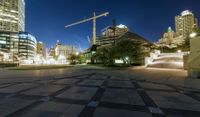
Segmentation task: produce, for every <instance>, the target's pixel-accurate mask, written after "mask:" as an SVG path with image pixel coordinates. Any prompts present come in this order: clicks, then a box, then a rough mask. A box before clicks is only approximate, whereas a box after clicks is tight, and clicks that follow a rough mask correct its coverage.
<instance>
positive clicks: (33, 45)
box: [18, 32, 37, 62]
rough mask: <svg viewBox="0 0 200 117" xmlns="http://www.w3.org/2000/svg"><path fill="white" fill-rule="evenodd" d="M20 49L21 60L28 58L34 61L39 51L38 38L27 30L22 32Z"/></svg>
mask: <svg viewBox="0 0 200 117" xmlns="http://www.w3.org/2000/svg"><path fill="white" fill-rule="evenodd" d="M18 51H19V59H20V61H24V60H25V61H26V60H28V61H29V62H30V61H32V62H33V61H34V58H35V57H36V53H37V41H36V38H35V37H34V36H33V35H31V34H29V33H27V32H20V33H19V48H18Z"/></svg>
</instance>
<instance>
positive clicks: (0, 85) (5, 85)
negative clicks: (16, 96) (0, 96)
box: [0, 84, 10, 88]
mask: <svg viewBox="0 0 200 117" xmlns="http://www.w3.org/2000/svg"><path fill="white" fill-rule="evenodd" d="M9 85H10V84H0V88H3V87H7V86H9Z"/></svg>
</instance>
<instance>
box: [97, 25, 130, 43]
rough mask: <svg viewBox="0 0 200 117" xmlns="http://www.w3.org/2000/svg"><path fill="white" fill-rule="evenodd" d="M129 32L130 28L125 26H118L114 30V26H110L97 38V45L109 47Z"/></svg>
mask: <svg viewBox="0 0 200 117" xmlns="http://www.w3.org/2000/svg"><path fill="white" fill-rule="evenodd" d="M128 31H129V29H128V27H127V26H125V25H122V24H120V25H118V26H116V27H115V29H114V28H113V26H108V27H106V28H105V29H103V30H102V33H101V35H100V36H98V37H97V40H96V44H97V45H109V44H113V43H115V41H117V39H118V38H119V37H120V36H122V35H123V34H125V33H127V32H128Z"/></svg>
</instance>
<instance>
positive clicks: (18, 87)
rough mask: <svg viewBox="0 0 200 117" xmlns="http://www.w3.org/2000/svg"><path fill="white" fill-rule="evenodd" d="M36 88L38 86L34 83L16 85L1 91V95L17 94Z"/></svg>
mask: <svg viewBox="0 0 200 117" xmlns="http://www.w3.org/2000/svg"><path fill="white" fill-rule="evenodd" d="M34 86H37V85H36V84H32V83H22V84H16V85H12V86H9V87H5V88H2V89H0V93H17V92H19V91H22V90H25V89H29V88H32V87H34Z"/></svg>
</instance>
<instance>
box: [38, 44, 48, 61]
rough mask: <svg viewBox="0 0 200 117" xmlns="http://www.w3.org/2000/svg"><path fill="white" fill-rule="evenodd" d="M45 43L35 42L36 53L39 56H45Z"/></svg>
mask: <svg viewBox="0 0 200 117" xmlns="http://www.w3.org/2000/svg"><path fill="white" fill-rule="evenodd" d="M45 51H46V50H45V45H44V43H43V42H41V41H39V42H38V43H37V55H39V56H41V57H44V58H45V57H46V55H45V54H46V52H45Z"/></svg>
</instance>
